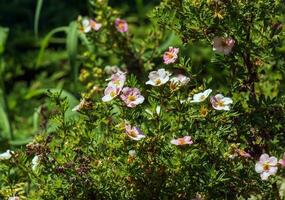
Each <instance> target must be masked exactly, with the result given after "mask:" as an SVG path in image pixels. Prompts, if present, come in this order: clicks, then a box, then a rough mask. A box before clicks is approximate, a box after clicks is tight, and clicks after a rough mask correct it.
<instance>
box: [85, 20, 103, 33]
mask: <svg viewBox="0 0 285 200" xmlns="http://www.w3.org/2000/svg"><path fill="white" fill-rule="evenodd" d="M101 26H102V24H100V23H97V22H96V21H95V20H93V19H87V18H84V19H83V20H82V29H83V32H84V33H88V32H90V31H91V30H92V29H93V30H94V31H98V30H99V29H100V28H101Z"/></svg>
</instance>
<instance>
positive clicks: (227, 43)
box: [82, 18, 285, 180]
mask: <svg viewBox="0 0 285 200" xmlns="http://www.w3.org/2000/svg"><path fill="white" fill-rule="evenodd" d="M82 27H83V30H84V32H85V33H87V32H90V31H91V30H95V31H98V30H99V29H100V28H101V24H100V23H97V22H96V21H95V20H92V19H84V20H83V21H82ZM115 27H116V28H117V30H118V31H119V32H121V33H124V32H127V30H128V24H127V22H126V21H125V20H121V19H119V18H117V19H116V20H115ZM235 43H236V42H235V40H234V39H232V38H228V37H215V38H214V39H213V50H214V51H215V52H217V53H221V54H224V55H229V54H230V53H231V51H232V48H233V47H234V45H235ZM178 53H179V48H174V47H169V49H168V51H166V52H165V53H164V54H163V62H164V64H166V65H169V64H172V63H175V61H176V60H177V58H178ZM170 76H171V73H170V72H168V71H166V70H165V69H163V68H162V69H158V70H157V71H152V72H150V73H149V76H148V78H149V80H148V81H147V82H146V84H147V85H152V86H161V85H163V84H165V83H167V82H168V81H170V85H169V86H170V89H171V91H175V90H177V89H179V88H180V87H182V86H185V85H187V84H188V83H189V81H190V78H188V77H186V76H184V75H183V74H178V75H175V76H173V77H170ZM109 80H110V82H109V83H108V86H107V88H106V89H105V91H104V97H103V98H102V100H103V101H104V102H106V101H111V100H112V99H114V98H115V97H117V96H118V95H119V94H120V93H122V94H121V95H120V97H121V99H122V100H123V101H124V102H125V104H126V105H127V107H131V108H134V107H136V106H137V105H138V104H142V103H143V102H144V97H143V96H142V95H141V93H140V91H139V89H137V88H129V87H124V84H125V81H126V74H125V73H123V72H121V71H116V73H114V74H113V75H112V76H111V78H110V79H109ZM123 87H124V88H123ZM211 93H212V90H211V89H207V90H205V91H203V92H200V93H197V94H194V95H193V98H190V97H189V98H188V99H187V100H186V101H185V100H181V103H188V102H189V103H199V102H203V101H205V100H206V99H207V98H208V97H209V95H210V94H211ZM210 102H211V105H212V107H213V108H214V109H215V110H225V111H229V110H230V105H231V104H232V103H233V101H232V99H231V98H229V97H224V96H223V95H222V94H216V95H215V96H211V97H210ZM124 128H125V132H126V135H127V136H128V137H130V138H131V139H133V140H136V141H138V140H141V139H143V138H145V137H146V136H145V135H144V134H143V132H142V131H141V130H140V129H139V128H138V127H136V126H131V125H130V124H128V123H125V124H124ZM171 144H174V145H186V144H188V145H191V144H193V141H192V138H191V136H184V137H181V138H178V139H173V140H171ZM235 153H236V154H238V155H241V156H243V157H251V156H250V155H249V154H248V153H246V152H245V151H243V150H240V149H238V150H236V152H235ZM131 154H134V153H133V152H132V153H131ZM131 154H130V155H131ZM278 163H279V164H280V165H281V166H283V167H285V153H284V156H283V159H280V160H279V162H277V158H276V157H273V156H272V157H269V156H268V154H262V155H261V157H260V159H259V162H257V163H256V165H255V170H256V172H257V173H260V176H261V179H262V180H267V179H268V177H269V176H270V175H274V174H275V173H276V172H277V169H278V167H277V164H278Z"/></svg>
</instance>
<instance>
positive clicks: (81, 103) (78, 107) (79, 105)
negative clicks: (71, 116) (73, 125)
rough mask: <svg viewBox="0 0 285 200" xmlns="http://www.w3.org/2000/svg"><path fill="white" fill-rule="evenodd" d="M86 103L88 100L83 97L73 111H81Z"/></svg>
mask: <svg viewBox="0 0 285 200" xmlns="http://www.w3.org/2000/svg"><path fill="white" fill-rule="evenodd" d="M86 103H87V102H86V100H85V99H82V100H81V101H80V103H79V104H78V105H77V106H75V107H74V108H72V111H74V112H76V111H80V110H81V109H82V108H83V107H84V105H85V104H86Z"/></svg>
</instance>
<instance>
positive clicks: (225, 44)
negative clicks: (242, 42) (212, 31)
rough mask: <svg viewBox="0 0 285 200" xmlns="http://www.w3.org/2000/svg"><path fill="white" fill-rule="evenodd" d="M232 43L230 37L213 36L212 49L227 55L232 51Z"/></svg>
mask: <svg viewBox="0 0 285 200" xmlns="http://www.w3.org/2000/svg"><path fill="white" fill-rule="evenodd" d="M234 45H235V40H234V39H232V38H223V37H215V38H214V44H213V50H214V51H216V52H218V53H222V54H225V55H228V54H229V53H230V52H231V51H232V48H233V46H234Z"/></svg>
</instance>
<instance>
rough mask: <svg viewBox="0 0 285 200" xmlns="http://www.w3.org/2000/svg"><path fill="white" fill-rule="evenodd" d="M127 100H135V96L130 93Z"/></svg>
mask: <svg viewBox="0 0 285 200" xmlns="http://www.w3.org/2000/svg"><path fill="white" fill-rule="evenodd" d="M128 100H129V101H135V100H136V97H135V96H133V95H130V96H128Z"/></svg>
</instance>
